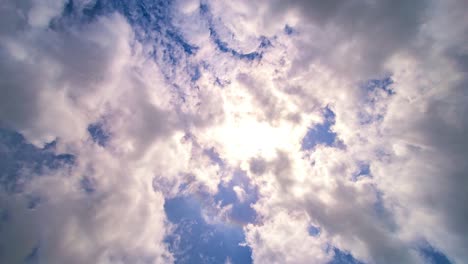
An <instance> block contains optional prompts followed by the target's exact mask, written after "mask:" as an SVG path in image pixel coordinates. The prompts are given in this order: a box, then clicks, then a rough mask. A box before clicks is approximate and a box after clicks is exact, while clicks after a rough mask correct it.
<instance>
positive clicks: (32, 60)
mask: <svg viewBox="0 0 468 264" xmlns="http://www.w3.org/2000/svg"><path fill="white" fill-rule="evenodd" d="M39 3H41V4H39ZM136 3H137V2H131V3H128V4H127V5H126V4H120V5H123V6H125V7H126V8H131V7H133V6H134V5H136ZM145 3H146V2H145ZM64 4H65V3H64V2H48V1H44V2H40V1H21V2H19V3H18V4H13V3H10V2H7V3H5V4H2V6H1V9H0V12H1V14H2V16H1V17H2V18H1V20H2V23H1V26H0V46H1V47H2V49H1V51H0V56H1V58H2V60H1V62H0V75H1V76H0V77H1V78H0V80H1V81H0V87H1V92H2V97H1V99H0V120H1V122H2V123H1V124H2V126H6V127H8V128H11V129H13V130H16V131H19V132H21V133H22V134H23V135H24V136H25V137H26V138H27V139H28V140H29V141H31V142H33V143H34V144H35V145H36V146H42V145H44V144H46V143H48V142H50V141H52V140H54V139H56V138H58V140H57V149H56V151H57V153H71V154H73V155H74V156H75V157H76V164H73V165H72V166H69V167H65V168H61V169H58V170H52V171H47V172H46V173H43V174H45V175H42V176H40V177H39V176H38V177H32V180H31V181H29V182H27V183H26V184H25V189H24V190H23V192H24V193H23V194H18V195H15V196H11V194H9V193H6V192H5V193H2V194H1V195H3V197H2V199H3V198H4V200H7V201H8V202H7V205H6V207H7V208H8V211H11V212H14V213H13V214H12V215H11V217H12V219H13V218H14V219H18V221H7V222H4V223H2V225H4V226H6V227H9V228H7V229H6V230H9V231H8V236H7V237H8V238H12V239H13V241H15V242H14V243H12V244H11V245H10V246H8V247H9V248H8V249H12V248H15V250H13V251H12V252H17V254H16V255H15V254H9V255H5V256H3V255H2V258H4V259H7V260H8V261H16V260H20V259H22V258H24V256H25V254H28V253H30V252H32V251H33V252H34V250H33V249H34V248H35V247H36V246H37V253H36V254H38V257H39V259H40V260H44V261H48V262H63V261H64V260H65V259H70V258H73V259H75V260H76V261H77V263H78V262H79V263H86V262H102V263H106V262H113V261H115V262H118V261H121V262H132V263H133V262H145V261H146V262H156V263H157V262H161V261H172V260H173V258H172V257H171V254H170V253H169V252H168V250H167V249H166V247H165V245H164V243H163V240H164V236H165V235H166V234H167V232H168V230H169V231H170V230H171V227H170V225H168V224H167V223H166V218H165V215H164V210H163V204H164V201H165V199H167V198H172V197H175V196H177V195H179V194H180V192H181V189H183V191H182V192H184V193H185V194H186V193H190V192H195V193H196V192H197V191H198V190H203V192H204V193H206V194H207V195H215V194H216V193H217V192H218V191H219V190H218V187H219V185H220V183H223V182H224V183H227V182H232V184H231V185H232V186H231V185H227V187H223V188H225V189H228V188H231V189H232V192H233V193H234V195H235V196H236V197H237V200H239V201H240V203H244V202H246V201H248V202H250V201H251V198H250V197H252V195H251V194H250V193H248V192H250V191H253V190H255V192H256V193H255V195H254V196H256V197H255V199H254V200H255V204H253V205H252V207H253V209H255V213H256V219H255V221H253V222H252V223H250V224H248V225H246V226H245V227H244V231H245V234H246V244H247V245H248V246H250V247H251V248H252V256H253V261H254V262H258V263H272V262H281V263H283V262H285V263H310V262H311V261H312V262H314V263H327V262H329V261H331V260H332V259H333V258H334V253H333V251H332V250H330V249H331V248H339V249H341V250H345V251H347V252H349V253H350V254H351V255H352V256H354V257H355V258H357V259H359V260H361V261H364V262H366V263H424V261H425V259H424V257H423V255H422V253H421V252H420V250H419V249H418V246H419V244H420V242H421V241H425V242H427V243H429V244H430V245H432V246H433V247H434V248H437V249H439V250H440V251H441V252H442V253H444V254H445V255H446V256H447V257H448V258H449V259H450V260H451V261H453V262H454V263H463V261H464V260H465V259H467V258H468V256H467V255H466V253H465V250H464V249H465V248H467V247H468V241H467V239H466V236H465V235H464V234H466V233H467V232H468V230H467V225H466V224H465V222H466V221H465V219H466V216H467V215H468V212H467V207H466V203H464V202H463V201H466V200H467V199H468V198H467V197H468V196H467V194H466V193H467V192H466V187H465V186H468V185H467V184H468V182H467V175H466V173H467V170H468V168H467V167H466V165H465V157H466V156H467V154H468V153H466V149H467V147H468V146H467V144H466V142H467V141H466V140H465V138H464V134H466V130H467V124H468V120H467V118H466V117H465V115H464V113H465V112H466V110H467V109H466V103H467V97H466V85H467V84H468V82H467V79H466V72H467V66H466V65H467V63H466V56H467V50H466V47H465V45H464V42H465V40H466V39H467V38H468V35H467V33H468V21H467V20H466V19H465V16H464V13H466V8H467V6H466V4H465V3H463V2H462V1H456V0H454V1H444V2H443V3H442V2H435V1H413V2H407V1H341V0H336V1H328V2H326V3H325V2H322V1H290V2H288V3H286V2H282V1H276V0H271V1H261V2H255V3H253V2H248V1H240V2H239V1H237V2H236V3H227V2H225V1H202V2H199V1H177V2H176V3H174V5H173V6H172V7H174V8H173V9H170V10H169V9H168V10H164V11H160V9H157V8H156V9H155V7H154V3H149V2H148V3H146V8H148V10H151V11H152V12H156V13H157V12H168V14H170V15H167V16H162V17H164V19H166V20H164V19H163V18H159V17H158V18H157V19H161V20H158V21H159V22H158V23H160V24H157V26H156V25H153V24H151V23H153V21H155V20H157V19H156V18H155V17H156V16H151V15H149V16H148V17H150V18H151V19H155V20H151V19H150V18H145V17H143V18H141V20H139V18H136V16H135V14H131V15H129V14H126V15H127V17H126V18H124V17H123V16H122V15H120V14H113V13H110V14H101V13H99V15H96V17H93V19H90V18H89V17H85V16H84V15H83V17H81V16H80V14H81V13H80V12H82V11H83V10H85V9H86V10H87V11H86V12H88V13H89V12H91V11H89V10H88V9H87V8H90V10H91V9H92V8H95V7H96V6H95V3H94V2H92V1H83V2H79V3H77V4H76V6H77V10H78V11H76V12H78V13H77V14H74V16H70V17H67V16H66V15H63V14H62V11H63V8H64ZM116 6H119V5H118V4H116ZM161 6H163V5H161ZM91 7H92V8H91ZM161 8H162V7H161ZM83 14H84V13H83ZM158 14H159V13H158ZM145 19H148V20H145ZM163 20H164V21H163ZM455 20H456V21H457V22H458V23H454V21H455ZM142 21H143V22H142ZM4 25H10V26H4ZM145 27H148V28H145ZM152 28H156V29H157V30H156V29H155V30H153V31H152ZM447 28H450V30H447ZM154 43H156V44H154ZM266 43H268V44H266ZM324 109H327V111H329V112H330V113H331V112H332V113H333V116H334V119H333V120H329V116H327V114H326V111H325V112H324ZM90 124H99V125H100V126H101V128H102V129H103V130H104V131H105V132H106V133H108V135H109V138H108V142H107V143H106V145H105V146H104V147H103V146H99V145H98V144H95V143H93V141H92V138H91V137H90V136H89V134H88V126H89V125H90ZM323 124H326V125H323ZM320 125H322V127H320ZM319 128H324V129H327V130H328V131H326V133H328V134H330V135H333V137H334V143H333V144H331V143H330V144H316V145H314V146H313V147H311V148H306V149H304V148H303V139H304V137H306V135H314V134H313V133H309V132H310V131H313V130H314V129H319ZM314 142H318V139H317V140H315V141H314ZM207 150H210V151H211V152H210V151H207ZM238 169H240V170H242V171H245V173H246V178H247V179H248V180H247V181H248V182H249V187H248V188H246V186H244V185H242V184H240V185H239V184H237V185H236V184H234V180H233V177H234V176H233V175H232V174H233V172H234V171H236V170H238ZM23 173H31V172H23ZM33 174H34V173H33ZM65 175H66V176H65ZM83 179H86V180H84V182H83ZM83 184H84V185H85V186H84V187H83V186H82V185H83ZM80 186H81V187H80ZM52 189H53V191H51V190H52ZM83 189H84V190H83ZM257 192H258V194H257ZM28 195H29V196H28ZM35 196H37V197H41V202H40V203H39V205H37V206H36V207H35V208H34V209H33V210H31V209H28V208H27V206H26V205H25V204H27V202H28V199H29V198H28V197H35ZM257 196H258V197H257ZM11 197H14V198H11ZM257 198H258V200H257ZM208 200H210V199H208ZM221 207H222V206H221ZM232 208H237V207H236V205H235V204H232V205H229V206H224V207H222V208H218V209H219V210H220V211H221V212H218V213H219V214H220V215H223V214H225V213H226V212H227V211H229V210H231V211H232V210H234V209H232ZM223 210H224V211H223ZM50 214H52V215H53V216H54V217H52V218H53V219H52V220H50V219H49V218H48V216H49V215H50ZM215 215H216V213H215ZM221 218H223V217H221ZM48 221H51V222H52V224H53V225H52V226H53V227H50V228H49V227H47V223H48ZM30 223H36V225H35V226H31V227H29V228H30V229H25V227H26V226H30ZM44 226H46V227H44ZM310 226H315V227H317V228H318V230H320V232H319V233H318V234H311V233H310V232H309V228H310ZM116 230H117V231H116ZM135 234H137V235H135ZM1 241H2V242H3V241H5V240H3V239H2V240H1ZM129 241H131V243H129ZM3 243H4V242H3ZM4 245H6V244H4ZM21 245H24V246H21ZM70 245H73V246H70ZM56 248H61V249H62V250H60V251H59V252H58V251H54V249H56ZM9 252H10V251H9ZM335 252H336V251H335ZM227 259H228V260H234V258H227ZM228 260H226V261H228Z"/></svg>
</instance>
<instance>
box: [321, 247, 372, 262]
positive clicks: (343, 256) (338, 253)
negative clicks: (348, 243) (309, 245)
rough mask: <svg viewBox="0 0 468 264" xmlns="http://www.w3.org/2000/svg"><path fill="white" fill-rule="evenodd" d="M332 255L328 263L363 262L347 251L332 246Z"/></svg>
mask: <svg viewBox="0 0 468 264" xmlns="http://www.w3.org/2000/svg"><path fill="white" fill-rule="evenodd" d="M333 253H334V257H333V260H332V261H330V262H329V264H364V262H361V261H359V260H357V259H355V258H354V257H353V255H351V254H350V253H349V252H346V251H342V250H340V249H338V248H333Z"/></svg>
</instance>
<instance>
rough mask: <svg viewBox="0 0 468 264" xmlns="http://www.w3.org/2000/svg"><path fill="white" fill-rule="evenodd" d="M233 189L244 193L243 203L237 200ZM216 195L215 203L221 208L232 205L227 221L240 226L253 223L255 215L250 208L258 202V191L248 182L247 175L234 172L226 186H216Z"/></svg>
mask: <svg viewBox="0 0 468 264" xmlns="http://www.w3.org/2000/svg"><path fill="white" fill-rule="evenodd" d="M234 188H240V189H242V190H243V191H244V192H245V194H244V195H245V197H243V199H244V200H243V201H241V200H239V197H238V195H237V194H236V192H235V190H234ZM218 190H219V191H218V193H217V194H216V195H215V196H214V200H215V202H216V203H220V204H221V206H227V205H232V210H231V211H230V212H229V215H228V217H229V219H230V220H231V221H232V222H236V223H239V224H241V225H244V224H247V223H253V222H255V219H256V217H257V214H256V212H255V210H254V209H253V208H252V207H251V204H254V203H255V202H256V201H257V200H258V198H259V197H258V196H259V194H258V190H257V188H256V187H254V186H252V185H251V184H250V182H249V179H248V177H247V175H246V174H245V173H244V172H242V171H236V172H234V175H233V178H232V180H231V181H229V182H228V183H226V184H220V185H219V186H218Z"/></svg>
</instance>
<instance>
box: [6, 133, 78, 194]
mask: <svg viewBox="0 0 468 264" xmlns="http://www.w3.org/2000/svg"><path fill="white" fill-rule="evenodd" d="M55 144H56V142H55V141H54V142H50V143H49V144H46V145H45V147H44V148H38V147H36V146H34V145H32V144H31V143H29V142H28V141H27V140H26V139H25V138H24V137H23V136H22V135H21V134H19V133H17V132H13V131H10V130H6V129H1V128H0V149H2V151H0V168H2V169H1V171H0V186H1V187H2V188H4V189H5V190H6V191H9V192H21V190H22V182H24V181H25V180H27V179H28V178H30V177H32V174H31V173H27V174H22V173H21V171H23V170H24V169H28V170H31V171H32V172H34V174H35V175H41V174H42V173H44V171H45V169H47V170H51V169H52V170H54V169H59V168H61V167H63V166H72V165H73V164H74V163H75V156H73V155H71V154H66V153H63V154H56V153H55V152H54V148H55Z"/></svg>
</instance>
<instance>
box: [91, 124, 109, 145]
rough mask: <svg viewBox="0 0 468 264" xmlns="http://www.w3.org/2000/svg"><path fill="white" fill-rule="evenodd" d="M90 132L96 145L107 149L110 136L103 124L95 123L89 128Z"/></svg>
mask: <svg viewBox="0 0 468 264" xmlns="http://www.w3.org/2000/svg"><path fill="white" fill-rule="evenodd" d="M88 132H89V134H90V135H91V138H92V139H93V141H94V142H96V144H98V145H99V146H101V147H105V146H106V145H107V143H108V142H109V140H110V134H109V132H107V131H106V130H105V128H104V126H103V125H102V124H101V123H94V124H91V125H89V126H88Z"/></svg>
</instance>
